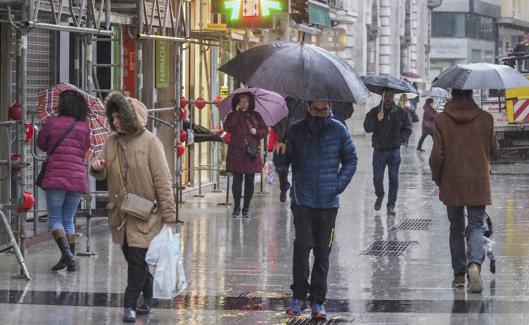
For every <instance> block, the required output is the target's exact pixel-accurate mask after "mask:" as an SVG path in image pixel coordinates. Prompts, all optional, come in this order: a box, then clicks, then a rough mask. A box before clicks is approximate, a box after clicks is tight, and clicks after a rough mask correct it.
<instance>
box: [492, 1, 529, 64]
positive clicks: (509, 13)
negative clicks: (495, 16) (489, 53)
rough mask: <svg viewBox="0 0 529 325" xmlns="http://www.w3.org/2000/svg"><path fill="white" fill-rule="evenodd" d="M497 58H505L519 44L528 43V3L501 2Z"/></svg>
mask: <svg viewBox="0 0 529 325" xmlns="http://www.w3.org/2000/svg"><path fill="white" fill-rule="evenodd" d="M498 36H499V41H498V56H499V57H500V58H502V57H505V56H507V55H508V54H509V52H510V51H511V50H512V49H513V48H514V46H515V45H516V44H518V43H521V42H526V43H529V1H523V0H501V18H500V19H499V20H498Z"/></svg>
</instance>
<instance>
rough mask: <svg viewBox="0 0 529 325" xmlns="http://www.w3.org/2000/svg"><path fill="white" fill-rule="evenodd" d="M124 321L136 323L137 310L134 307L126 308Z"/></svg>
mask: <svg viewBox="0 0 529 325" xmlns="http://www.w3.org/2000/svg"><path fill="white" fill-rule="evenodd" d="M123 321H124V322H125V323H135V322H136V311H135V310H134V309H132V308H125V311H124V312H123Z"/></svg>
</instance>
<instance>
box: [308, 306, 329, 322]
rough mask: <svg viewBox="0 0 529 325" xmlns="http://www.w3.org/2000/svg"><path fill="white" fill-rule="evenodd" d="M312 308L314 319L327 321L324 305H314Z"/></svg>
mask: <svg viewBox="0 0 529 325" xmlns="http://www.w3.org/2000/svg"><path fill="white" fill-rule="evenodd" d="M310 308H311V309H312V319H327V313H326V312H325V308H324V307H323V305H320V304H313V305H311V306H310Z"/></svg>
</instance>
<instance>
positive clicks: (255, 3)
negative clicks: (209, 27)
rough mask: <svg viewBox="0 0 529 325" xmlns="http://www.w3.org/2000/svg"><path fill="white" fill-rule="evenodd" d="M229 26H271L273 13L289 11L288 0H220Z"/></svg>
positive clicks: (220, 5) (220, 6)
mask: <svg viewBox="0 0 529 325" xmlns="http://www.w3.org/2000/svg"><path fill="white" fill-rule="evenodd" d="M218 1H219V2H220V3H219V6H218V7H219V9H220V10H221V11H222V12H223V13H225V14H226V20H227V26H228V27H229V28H271V27H273V14H276V13H282V12H288V0H218Z"/></svg>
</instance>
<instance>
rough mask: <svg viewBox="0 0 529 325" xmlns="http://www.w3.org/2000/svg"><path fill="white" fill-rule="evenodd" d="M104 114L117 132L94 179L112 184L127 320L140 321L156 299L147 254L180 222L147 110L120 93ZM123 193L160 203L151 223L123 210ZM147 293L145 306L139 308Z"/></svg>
mask: <svg viewBox="0 0 529 325" xmlns="http://www.w3.org/2000/svg"><path fill="white" fill-rule="evenodd" d="M105 109H106V112H105V113H106V115H107V119H108V122H109V124H110V127H111V128H112V130H113V131H114V133H112V135H111V136H110V137H109V138H108V139H107V141H106V142H105V145H104V147H103V150H102V152H101V153H100V155H99V158H98V159H96V160H95V161H94V162H93V163H92V166H91V174H92V175H93V176H94V177H95V178H96V179H98V180H104V179H106V180H107V182H108V197H109V199H108V204H107V211H108V226H109V228H110V232H111V233H112V241H113V242H114V243H115V244H118V245H120V246H121V249H122V251H123V255H124V256H125V259H126V261H127V264H128V279H127V289H126V290H125V297H124V305H125V313H124V316H123V320H124V321H125V322H135V320H136V312H137V313H138V314H148V313H149V312H150V310H151V306H152V300H153V276H152V274H151V273H150V272H149V267H148V266H147V263H146V262H145V254H146V253H147V249H148V248H149V243H150V242H151V240H152V239H153V238H154V237H155V236H156V235H157V234H158V233H159V232H160V230H161V229H162V226H163V224H164V223H174V222H176V204H175V201H174V196H173V184H172V177H171V171H170V170H169V166H168V164H167V160H166V158H165V153H164V149H163V145H162V143H161V141H160V140H159V139H158V138H157V137H156V136H155V135H154V134H153V133H151V132H150V131H149V130H147V129H146V128H145V127H146V125H147V108H146V107H145V105H143V103H142V102H140V101H139V100H137V99H134V98H131V97H125V96H123V95H122V94H121V93H119V92H116V91H115V92H112V93H110V94H109V95H108V96H107V99H106V101H105ZM120 173H121V175H120ZM124 188H125V189H126V192H127V193H133V194H136V195H139V196H141V197H143V198H145V199H147V200H150V201H152V202H156V208H155V209H154V210H153V211H151V214H150V215H149V216H148V220H147V221H143V220H141V219H139V218H136V217H134V216H132V215H128V214H125V213H123V211H121V209H120V207H121V204H122V202H123V199H124V194H125V191H124ZM142 292H143V298H144V304H143V305H141V306H137V302H138V298H139V296H140V294H141V293H142Z"/></svg>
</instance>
